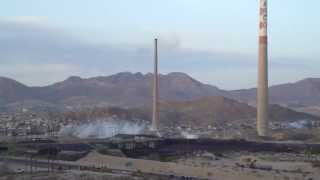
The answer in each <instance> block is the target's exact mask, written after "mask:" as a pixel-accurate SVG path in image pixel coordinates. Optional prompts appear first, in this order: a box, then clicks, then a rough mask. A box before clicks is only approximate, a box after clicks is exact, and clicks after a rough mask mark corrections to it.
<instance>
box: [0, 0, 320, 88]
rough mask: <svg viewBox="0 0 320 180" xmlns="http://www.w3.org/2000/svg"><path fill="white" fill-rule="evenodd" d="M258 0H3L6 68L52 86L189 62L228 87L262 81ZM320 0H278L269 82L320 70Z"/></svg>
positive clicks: (203, 77)
mask: <svg viewBox="0 0 320 180" xmlns="http://www.w3.org/2000/svg"><path fill="white" fill-rule="evenodd" d="M258 7H259V1H258V0H241V1H239V0H223V1H221V0H201V1H200V0H135V1H133V0H68V1H66V0H54V1H53V0H28V1H22V0H10V1H9V0H8V1H3V2H1V7H0V8H1V11H0V12H1V14H0V76H5V77H9V78H13V79H16V80H18V81H20V82H22V83H25V84H27V85H30V86H44V85H48V84H51V83H54V82H57V81H61V80H64V79H66V78H67V77H69V76H72V75H76V76H81V77H84V78H86V77H93V76H105V75H111V74H114V73H117V72H122V71H131V72H143V73H147V72H150V71H152V62H153V61H152V55H153V53H152V50H153V49H152V48H153V47H152V46H153V39H154V38H155V37H157V38H158V39H159V63H160V64H159V68H160V69H159V71H160V72H161V73H163V74H165V73H169V72H185V73H188V74H189V75H190V76H192V77H194V78H195V79H197V80H199V81H201V82H204V83H208V84H212V85H216V86H218V87H220V88H223V89H242V88H251V87H255V86H256V79H257V77H256V75H257V56H258V53H257V52H258V49H257V48H258V20H259V16H258V14H259V12H258V10H259V9H258ZM318 7H320V1H317V0H308V2H305V1H301V0H281V1H279V0H269V57H270V58H269V70H270V71H269V79H270V84H271V85H273V84H280V83H286V82H294V81H298V80H301V79H304V78H307V77H320V74H319V70H318V67H320V48H319V45H318V42H320V33H319V32H320V21H319V18H320V12H319V11H318Z"/></svg>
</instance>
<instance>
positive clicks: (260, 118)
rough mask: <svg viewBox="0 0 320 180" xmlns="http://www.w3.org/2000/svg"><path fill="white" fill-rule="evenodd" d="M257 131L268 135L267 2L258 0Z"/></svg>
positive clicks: (259, 133) (262, 134)
mask: <svg viewBox="0 0 320 180" xmlns="http://www.w3.org/2000/svg"><path fill="white" fill-rule="evenodd" d="M259 30H260V31H259V63H258V89H257V131H258V135H259V136H267V135H268V4H267V0H260V24H259Z"/></svg>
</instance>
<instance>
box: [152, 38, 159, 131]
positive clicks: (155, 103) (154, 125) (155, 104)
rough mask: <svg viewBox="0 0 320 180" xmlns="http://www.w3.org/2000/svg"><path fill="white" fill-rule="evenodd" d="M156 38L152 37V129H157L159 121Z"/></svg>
mask: <svg viewBox="0 0 320 180" xmlns="http://www.w3.org/2000/svg"><path fill="white" fill-rule="evenodd" d="M158 78H159V75H158V39H154V73H153V110H152V111H153V112H152V125H151V130H152V131H158V123H159V107H158V105H159V82H158Z"/></svg>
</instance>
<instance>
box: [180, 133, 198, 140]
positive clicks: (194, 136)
mask: <svg viewBox="0 0 320 180" xmlns="http://www.w3.org/2000/svg"><path fill="white" fill-rule="evenodd" d="M181 135H182V136H183V137H184V138H186V139H198V138H199V136H198V135H196V134H191V133H189V132H186V131H182V132H181Z"/></svg>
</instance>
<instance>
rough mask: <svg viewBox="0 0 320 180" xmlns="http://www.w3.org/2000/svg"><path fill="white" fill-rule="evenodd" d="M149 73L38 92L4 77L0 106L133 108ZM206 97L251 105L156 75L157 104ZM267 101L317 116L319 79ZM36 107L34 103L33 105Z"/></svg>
mask: <svg viewBox="0 0 320 180" xmlns="http://www.w3.org/2000/svg"><path fill="white" fill-rule="evenodd" d="M152 76H153V75H152V74H150V73H148V74H142V73H130V72H122V73H118V74H114V75H111V76H101V77H93V78H81V77H77V76H72V77H69V78H68V79H66V80H64V81H62V82H58V83H55V84H52V85H49V86H44V87H29V86H26V85H23V84H21V83H19V82H17V81H15V80H12V79H9V78H0V106H1V105H2V106H7V105H9V104H10V105H12V104H13V105H14V104H23V102H29V104H28V106H32V102H42V103H41V104H43V105H46V104H47V105H50V106H51V105H58V106H59V107H66V108H83V107H92V106H96V107H106V106H118V107H125V108H128V107H139V106H144V105H147V104H150V103H151V99H152V98H151V97H152ZM211 96H224V97H227V98H229V99H235V100H237V101H240V102H243V103H246V104H249V105H252V106H255V99H256V89H254V88H253V89H243V90H234V91H226V90H222V89H219V88H217V87H215V86H212V85H208V84H203V83H201V82H199V81H197V80H195V79H193V78H192V77H190V76H188V75H187V74H184V73H178V72H175V73H169V74H166V75H160V98H161V100H162V101H191V100H196V99H200V98H206V97H211ZM270 102H271V103H272V104H279V105H281V106H284V107H288V108H291V109H294V110H297V111H302V112H308V113H312V114H314V115H320V79H317V78H308V79H304V80H301V81H298V82H295V83H287V84H281V85H276V86H271V87H270ZM35 106H37V103H35Z"/></svg>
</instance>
